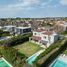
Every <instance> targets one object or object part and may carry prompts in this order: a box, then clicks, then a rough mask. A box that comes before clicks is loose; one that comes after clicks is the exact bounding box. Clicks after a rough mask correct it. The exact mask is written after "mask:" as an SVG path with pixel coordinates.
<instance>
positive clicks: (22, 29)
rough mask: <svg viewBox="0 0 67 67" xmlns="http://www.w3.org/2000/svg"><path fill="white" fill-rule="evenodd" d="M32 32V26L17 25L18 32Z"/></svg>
mask: <svg viewBox="0 0 67 67" xmlns="http://www.w3.org/2000/svg"><path fill="white" fill-rule="evenodd" d="M29 32H31V27H16V34H25V33H29Z"/></svg>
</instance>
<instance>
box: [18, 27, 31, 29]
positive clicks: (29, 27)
mask: <svg viewBox="0 0 67 67" xmlns="http://www.w3.org/2000/svg"><path fill="white" fill-rule="evenodd" d="M17 28H18V29H27V28H31V27H17Z"/></svg>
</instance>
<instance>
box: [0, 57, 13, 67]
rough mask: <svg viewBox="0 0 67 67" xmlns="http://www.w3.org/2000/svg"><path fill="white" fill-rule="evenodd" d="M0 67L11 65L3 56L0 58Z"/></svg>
mask: <svg viewBox="0 0 67 67" xmlns="http://www.w3.org/2000/svg"><path fill="white" fill-rule="evenodd" d="M0 67H12V66H11V65H10V64H9V63H8V62H7V61H6V60H5V59H4V58H0Z"/></svg>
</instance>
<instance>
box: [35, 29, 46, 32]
mask: <svg viewBox="0 0 67 67" xmlns="http://www.w3.org/2000/svg"><path fill="white" fill-rule="evenodd" d="M34 31H36V32H42V31H46V30H45V29H36V30H34Z"/></svg>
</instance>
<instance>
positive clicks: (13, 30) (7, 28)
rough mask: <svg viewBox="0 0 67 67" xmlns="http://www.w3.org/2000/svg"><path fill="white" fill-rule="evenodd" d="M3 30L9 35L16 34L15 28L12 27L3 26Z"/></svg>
mask: <svg viewBox="0 0 67 67" xmlns="http://www.w3.org/2000/svg"><path fill="white" fill-rule="evenodd" d="M3 30H4V31H8V32H10V34H13V33H15V32H16V26H13V25H8V26H4V27H3Z"/></svg>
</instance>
